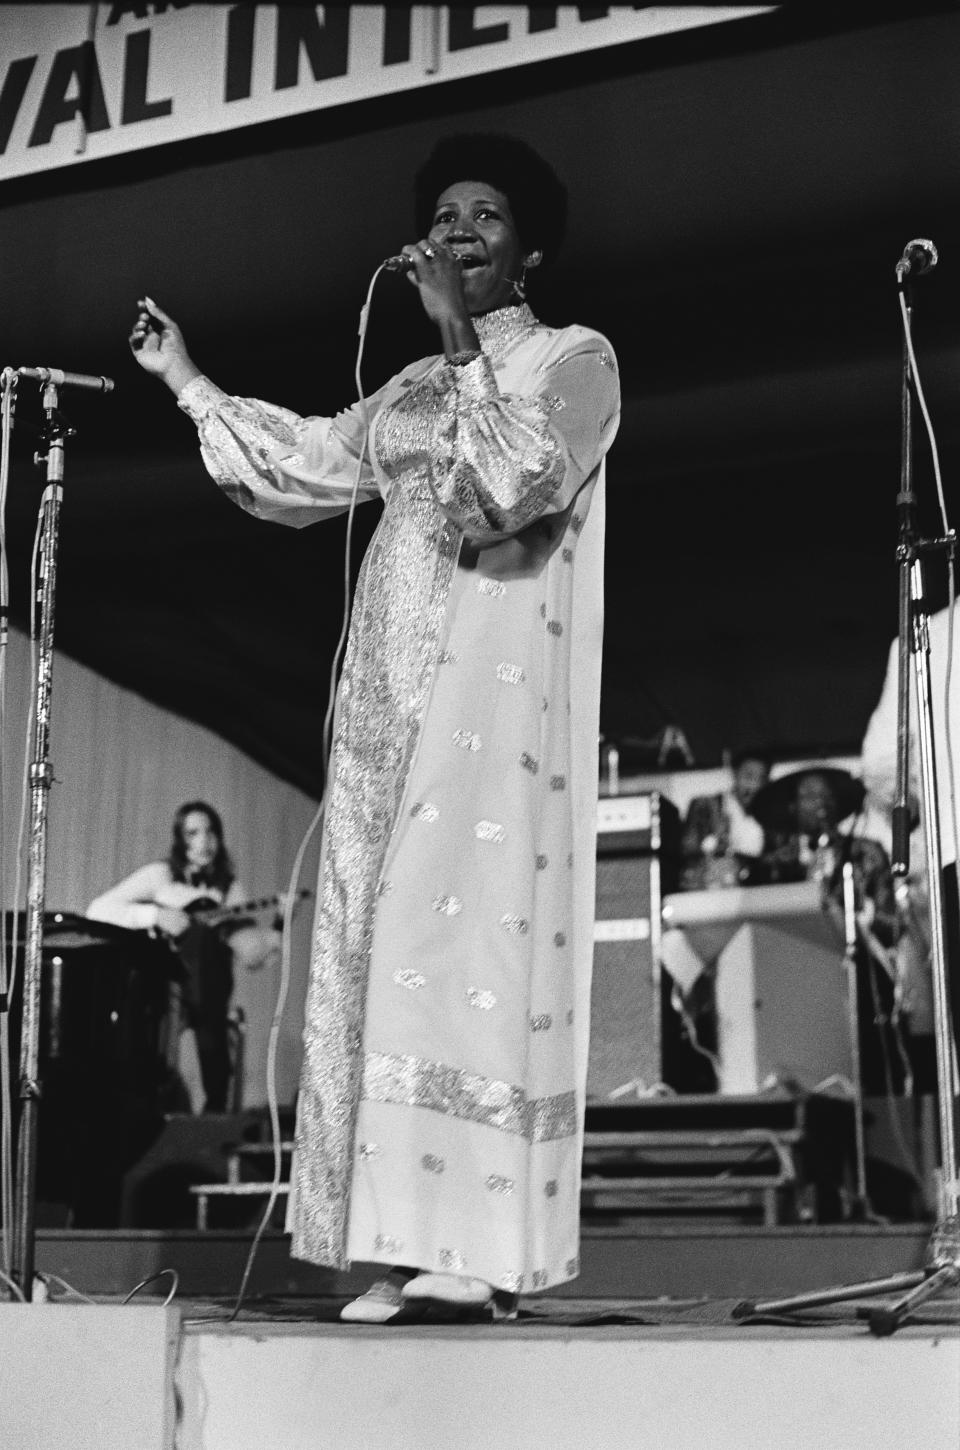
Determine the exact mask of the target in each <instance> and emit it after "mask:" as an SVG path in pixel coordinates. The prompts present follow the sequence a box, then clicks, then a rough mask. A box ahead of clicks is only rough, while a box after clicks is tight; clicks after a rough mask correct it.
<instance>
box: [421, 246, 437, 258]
mask: <svg viewBox="0 0 960 1450" xmlns="http://www.w3.org/2000/svg"><path fill="white" fill-rule="evenodd" d="M423 255H424V256H425V257H435V256H436V255H437V254H436V252H435V251H434V250H433V248H432V247H431V246H425V247H424V249H423Z"/></svg>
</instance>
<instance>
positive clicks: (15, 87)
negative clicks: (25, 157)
mask: <svg viewBox="0 0 960 1450" xmlns="http://www.w3.org/2000/svg"><path fill="white" fill-rule="evenodd" d="M36 63H37V57H36V56H35V55H25V56H23V57H22V58H21V59H20V60H14V61H11V63H10V67H9V69H8V70H7V74H6V77H5V78H4V82H3V89H2V90H0V156H2V155H3V153H4V152H5V151H6V149H7V143H8V142H9V140H10V132H11V131H12V130H13V128H14V126H15V125H16V121H17V117H18V115H19V114H20V106H21V104H22V103H23V97H24V95H25V93H26V89H27V86H28V85H29V84H30V77H31V76H32V75H33V68H34V66H35V65H36Z"/></svg>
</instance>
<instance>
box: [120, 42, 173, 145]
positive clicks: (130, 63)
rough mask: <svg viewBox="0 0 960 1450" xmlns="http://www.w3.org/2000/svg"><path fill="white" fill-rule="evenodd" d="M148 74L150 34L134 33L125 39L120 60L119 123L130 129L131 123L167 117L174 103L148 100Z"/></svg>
mask: <svg viewBox="0 0 960 1450" xmlns="http://www.w3.org/2000/svg"><path fill="white" fill-rule="evenodd" d="M149 74H150V32H149V30H135V31H134V32H133V33H132V34H131V35H128V36H127V46H126V53H125V55H124V60H123V110H122V112H121V115H120V122H121V125H123V126H129V125H131V123H132V122H134V121H152V120H153V119H154V118H155V117H156V116H169V115H170V113H171V111H172V110H173V101H170V100H167V101H148V100H147V80H148V78H149Z"/></svg>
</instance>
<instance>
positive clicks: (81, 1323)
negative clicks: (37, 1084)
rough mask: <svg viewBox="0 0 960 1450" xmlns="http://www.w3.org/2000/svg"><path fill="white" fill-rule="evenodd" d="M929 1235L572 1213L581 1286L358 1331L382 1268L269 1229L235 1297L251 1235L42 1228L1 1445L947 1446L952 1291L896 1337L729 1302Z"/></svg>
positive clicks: (625, 1449)
mask: <svg viewBox="0 0 960 1450" xmlns="http://www.w3.org/2000/svg"><path fill="white" fill-rule="evenodd" d="M929 1235H930V1226H929V1225H925V1224H914V1225H872V1224H871V1225H840V1226H824V1227H817V1226H794V1227H791V1228H786V1227H771V1228H763V1227H758V1226H752V1227H750V1226H740V1227H734V1226H726V1227H725V1226H722V1225H717V1224H712V1225H711V1224H703V1223H701V1224H696V1223H690V1224H679V1223H669V1224H668V1223H663V1224H656V1223H650V1222H649V1221H647V1222H645V1223H633V1224H619V1225H618V1224H615V1223H608V1224H606V1225H604V1226H597V1225H591V1224H586V1225H585V1226H584V1231H583V1235H582V1263H583V1272H582V1273H581V1276H580V1278H579V1279H578V1280H576V1281H575V1282H574V1283H573V1284H571V1285H565V1286H563V1289H562V1291H561V1290H555V1291H552V1292H551V1293H548V1294H545V1295H543V1296H541V1297H538V1298H532V1297H531V1298H524V1299H523V1300H521V1308H520V1315H519V1318H518V1319H517V1321H515V1322H512V1323H498V1324H486V1323H475V1324H430V1323H421V1324H413V1325H407V1326H395V1327H393V1328H391V1327H389V1326H385V1327H383V1328H367V1327H361V1326H356V1325H345V1324H341V1323H340V1322H339V1319H338V1315H339V1310H340V1307H341V1306H342V1304H343V1303H344V1302H345V1301H346V1300H347V1299H348V1298H351V1297H353V1295H355V1294H356V1293H359V1292H362V1290H363V1289H364V1288H366V1287H367V1285H368V1284H369V1283H370V1282H371V1279H372V1278H373V1277H374V1276H375V1275H376V1274H377V1273H379V1272H380V1270H379V1269H378V1268H377V1267H376V1266H371V1265H360V1264H358V1265H354V1266H353V1267H352V1268H351V1270H350V1271H349V1272H348V1273H344V1274H335V1273H333V1272H332V1271H329V1270H321V1269H316V1268H314V1267H312V1266H310V1265H307V1264H303V1263H300V1262H298V1261H297V1260H293V1259H291V1258H290V1255H289V1240H288V1238H287V1237H286V1236H285V1235H283V1234H281V1233H271V1234H268V1235H266V1236H265V1237H264V1239H263V1241H262V1243H261V1245H260V1249H259V1252H258V1254H257V1257H256V1259H255V1261H254V1265H253V1269H252V1272H251V1273H250V1275H249V1278H248V1281H247V1291H246V1293H245V1296H244V1299H243V1302H242V1305H241V1306H240V1308H239V1310H238V1311H237V1312H236V1313H235V1312H234V1311H235V1307H236V1299H237V1294H238V1293H239V1289H240V1285H241V1283H242V1281H243V1278H244V1270H245V1267H246V1263H247V1258H248V1255H249V1250H250V1246H251V1242H252V1240H251V1235H250V1234H249V1233H229V1232H211V1233H205V1234H201V1233H196V1232H178V1233H172V1234H171V1233H159V1232H154V1233H151V1232H147V1231H137V1232H132V1231H131V1232H128V1231H116V1232H108V1233H99V1234H98V1233H92V1232H86V1233H83V1232H68V1231H53V1230H42V1231H41V1232H40V1234H39V1235H38V1239H37V1270H38V1272H39V1273H40V1274H42V1275H44V1276H45V1278H46V1283H47V1286H48V1290H49V1295H50V1299H51V1301H52V1302H50V1303H48V1304H44V1305H39V1304H31V1305H16V1304H7V1305H0V1343H2V1344H3V1345H4V1355H3V1356H0V1442H2V1443H3V1444H4V1445H5V1446H6V1445H9V1446H11V1447H14V1446H16V1447H17V1450H21V1447H24V1450H25V1447H27V1446H29V1447H30V1450H94V1447H96V1450H133V1447H134V1446H135V1447H136V1450H378V1447H380V1446H383V1447H385V1450H386V1447H389V1450H488V1447H489V1450H494V1447H496V1450H540V1447H544V1450H547V1447H549V1450H594V1447H595V1450H621V1447H622V1450H640V1447H642V1450H648V1447H649V1450H702V1447H705V1446H709V1447H710V1450H838V1447H840V1446H843V1447H844V1450H914V1447H917V1450H920V1447H923V1450H956V1447H957V1445H958V1444H960V1294H958V1293H957V1292H955V1291H953V1290H951V1291H949V1292H948V1293H945V1294H944V1295H942V1296H940V1297H938V1298H937V1299H935V1300H931V1301H928V1302H927V1303H926V1304H925V1305H923V1306H922V1307H921V1309H920V1310H919V1311H918V1312H917V1314H916V1316H915V1317H914V1318H913V1319H912V1320H911V1321H909V1322H907V1323H905V1324H904V1325H902V1326H901V1327H900V1328H899V1329H898V1330H897V1332H896V1333H895V1334H893V1335H892V1336H889V1337H880V1336H878V1335H876V1334H874V1333H872V1332H871V1329H870V1327H869V1325H868V1324H867V1322H866V1321H865V1320H864V1318H863V1317H862V1314H861V1313H858V1311H866V1310H869V1309H872V1308H876V1307H878V1306H880V1305H883V1304H885V1303H889V1302H891V1300H890V1298H889V1297H888V1296H883V1297H876V1296H870V1297H861V1298H859V1299H855V1300H853V1301H852V1302H844V1303H836V1304H831V1305H827V1306H824V1307H821V1308H818V1309H811V1310H808V1311H805V1312H804V1313H803V1315H802V1316H797V1317H793V1318H791V1319H789V1320H788V1319H786V1318H785V1317H783V1316H781V1315H772V1316H771V1315H765V1316H761V1317H760V1318H758V1319H754V1320H744V1319H742V1318H740V1317H738V1306H739V1305H742V1303H743V1301H744V1300H751V1301H756V1300H758V1299H759V1300H767V1299H772V1298H779V1297H786V1296H788V1295H792V1294H797V1293H801V1292H807V1291H812V1290H823V1289H827V1288H829V1287H830V1286H831V1285H845V1286H849V1285H859V1284H862V1283H864V1282H865V1281H873V1280H875V1279H885V1278H887V1277H888V1276H890V1275H895V1274H901V1273H915V1272H916V1271H917V1270H918V1269H919V1268H921V1266H922V1264H923V1262H924V1255H925V1251H926V1249H927V1247H928V1243H929ZM160 1271H165V1272H164V1275H163V1277H162V1278H153V1279H152V1281H151V1282H149V1283H144V1284H143V1285H142V1287H140V1288H139V1289H138V1288H137V1286H138V1285H140V1283H141V1281H142V1280H147V1279H149V1278H150V1276H154V1275H157V1274H159V1273H160ZM171 1271H172V1272H171ZM174 1274H175V1275H176V1278H174ZM68 1285H69V1286H70V1287H69V1289H68V1288H67V1286H68ZM135 1289H136V1290H137V1291H136V1292H135V1293H134V1294H133V1297H132V1299H131V1300H130V1302H127V1303H124V1302H123V1301H124V1300H126V1299H128V1298H129V1297H130V1295H131V1292H132V1291H134V1290H135ZM173 1289H175V1290H176V1292H175V1295H174V1297H173V1299H172V1301H171V1303H170V1304H169V1305H165V1304H164V1296H166V1295H167V1294H168V1292H170V1291H171V1290H173ZM77 1294H82V1295H85V1296H87V1298H88V1299H89V1300H90V1301H92V1302H90V1303H81V1302H77V1298H76V1295H77ZM71 1301H72V1302H71Z"/></svg>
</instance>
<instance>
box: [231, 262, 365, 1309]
mask: <svg viewBox="0 0 960 1450" xmlns="http://www.w3.org/2000/svg"><path fill="white" fill-rule="evenodd" d="M384 270H386V264H385V263H383V262H381V264H380V265H379V267H377V269H376V271H375V272H374V273H373V276H372V277H371V279H370V285H369V286H368V288H367V295H366V298H365V300H364V303H363V306H362V308H361V309H360V323H359V327H358V331H357V335H358V338H359V342H358V344H357V356H356V362H355V364H354V382H355V385H356V390H357V405H358V407H359V409H360V412H361V414H362V418H363V434H362V442H361V445H360V452H359V454H358V455H357V466H356V471H355V473H354V479H353V488H352V491H351V494H350V503H349V506H348V508H347V526H346V535H345V538H344V546H343V617H342V623H341V626H340V637H339V639H338V640H337V645H336V648H335V650H334V652H333V659H332V661H331V665H330V674H329V688H328V693H327V710H326V714H325V716H324V721H323V730H322V734H321V761H322V769H323V791H322V794H321V797H320V803H319V805H318V806H317V809H316V811H315V812H314V815H313V818H312V820H311V821H310V824H309V825H308V826H307V829H306V831H305V833H304V836H303V839H302V840H301V842H300V845H299V847H298V848H297V852H296V856H295V858H294V862H293V867H292V868H291V871H290V878H289V881H288V884H287V894H286V901H285V902H284V906H283V937H282V941H281V948H280V982H279V985H278V987H277V998H276V1003H275V1006H274V1009H273V1018H272V1020H271V1023H270V1034H269V1037H268V1041H267V1066H266V1075H267V1109H268V1112H269V1116H270V1132H271V1137H272V1142H273V1178H272V1180H271V1184H270V1193H269V1197H268V1199H267V1204H266V1207H265V1208H264V1210H263V1213H262V1215H261V1217H260V1222H259V1224H258V1226H257V1230H256V1233H255V1234H254V1237H253V1242H252V1243H251V1245H250V1250H249V1253H248V1254H247V1261H246V1265H245V1267H244V1270H243V1276H242V1278H241V1281H240V1288H239V1290H238V1291H237V1298H236V1302H235V1303H234V1306H233V1309H232V1311H231V1313H230V1315H229V1316H228V1318H227V1320H226V1322H227V1323H228V1324H230V1323H232V1322H233V1320H235V1319H236V1317H237V1315H238V1314H239V1313H240V1308H241V1306H242V1304H243V1301H244V1298H245V1296H246V1291H247V1285H248V1283H249V1280H250V1274H251V1272H252V1269H253V1264H254V1260H255V1258H256V1255H257V1251H258V1249H259V1247H260V1242H261V1240H262V1238H263V1235H264V1233H265V1232H266V1230H267V1226H268V1224H269V1222H270V1218H271V1216H272V1214H273V1210H274V1207H275V1205H276V1202H277V1199H278V1197H279V1195H280V1185H281V1179H282V1176H283V1147H282V1144H281V1141H280V1110H279V1104H278V1100H277V1050H278V1044H279V1040H280V1029H281V1027H282V1025H283V1017H284V1013H285V1011H286V1005H287V998H288V995H289V991H290V979H291V975H292V962H291V941H290V935H291V934H290V927H291V923H292V920H293V912H294V905H295V902H296V899H297V892H298V890H299V886H300V873H301V871H302V870H303V860H304V856H305V855H306V852H307V847H308V845H309V844H310V841H311V840H312V839H313V836H314V834H315V832H316V831H317V829H318V827H319V826H320V824H321V822H322V821H323V819H324V816H325V813H326V806H327V792H328V790H329V770H330V755H331V751H332V746H333V718H334V712H335V707H336V693H337V681H338V676H339V671H340V664H341V659H342V656H343V652H344V649H345V647H346V643H347V636H348V633H349V629H350V615H351V606H352V599H351V584H352V580H351V568H350V556H351V550H352V546H353V523H354V518H355V516H356V511H357V500H358V497H359V493H360V480H361V478H362V477H363V469H364V464H365V463H366V462H367V459H368V457H369V451H370V417H369V401H368V399H367V397H366V396H365V394H364V391H363V381H362V378H361V366H362V362H363V353H364V348H365V346H366V340H367V327H368V325H369V321H370V303H371V299H372V297H373V289H374V287H375V286H376V284H377V281H378V279H379V277H380V275H381V273H382V272H383V271H384ZM321 890H322V883H319V884H318V889H317V900H316V903H315V909H319V906H320V895H321ZM310 941H311V947H310V951H311V962H312V956H313V933H311V938H310ZM294 1136H296V1134H294ZM294 1151H296V1149H295V1148H294ZM292 1167H293V1165H292V1158H291V1175H290V1186H289V1190H288V1191H289V1193H290V1194H291V1195H292V1193H293V1172H292ZM290 1212H291V1204H290V1201H289V1199H288V1204H287V1219H288V1222H289V1218H290Z"/></svg>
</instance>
